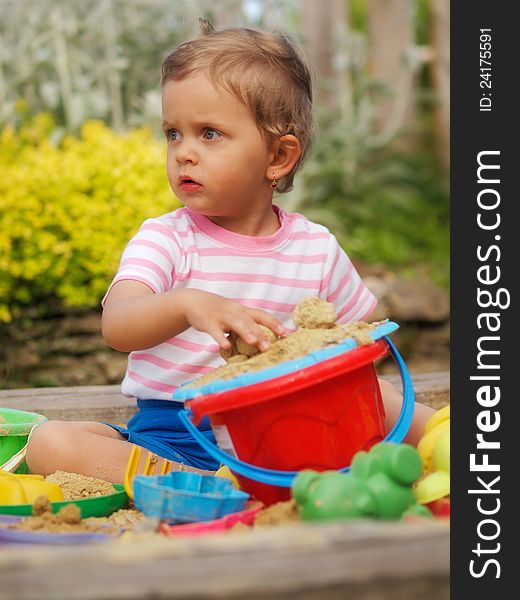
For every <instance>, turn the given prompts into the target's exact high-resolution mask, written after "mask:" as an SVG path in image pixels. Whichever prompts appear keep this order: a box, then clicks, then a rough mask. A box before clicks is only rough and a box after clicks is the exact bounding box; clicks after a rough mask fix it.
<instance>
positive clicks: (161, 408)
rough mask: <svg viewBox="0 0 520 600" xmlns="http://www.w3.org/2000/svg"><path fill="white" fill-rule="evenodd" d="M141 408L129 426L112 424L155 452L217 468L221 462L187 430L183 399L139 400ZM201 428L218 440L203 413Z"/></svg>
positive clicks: (136, 442)
mask: <svg viewBox="0 0 520 600" xmlns="http://www.w3.org/2000/svg"><path fill="white" fill-rule="evenodd" d="M137 408H138V409H139V410H138V412H137V413H136V414H135V415H134V416H133V417H132V418H131V419H130V421H128V426H127V427H126V428H125V427H119V426H118V425H112V424H111V423H105V425H109V426H110V427H113V428H114V429H115V430H116V431H119V433H120V434H121V435H122V436H123V437H125V438H126V440H127V441H128V442H131V443H132V444H136V445H137V446H142V447H143V448H146V449H147V450H151V451H152V452H154V453H155V454H158V455H159V456H162V457H163V458H167V459H168V460H173V461H175V462H180V463H183V464H185V465H188V466H190V467H198V468H199V469H207V470H208V471H216V470H217V469H218V468H219V466H220V463H219V462H218V461H217V460H215V459H214V458H213V457H211V456H210V455H209V454H208V453H207V452H206V451H205V450H203V449H202V448H201V447H200V446H199V444H198V443H197V442H196V441H195V440H194V439H193V438H192V436H191V435H190V434H189V433H188V432H187V431H186V428H185V427H184V425H183V424H182V423H181V421H180V419H179V410H182V409H183V408H184V404H183V403H182V402H175V401H172V400H138V401H137ZM198 428H199V431H201V433H202V434H203V435H204V436H205V437H206V438H207V439H208V440H210V441H212V442H213V443H215V436H214V435H213V431H212V430H211V426H210V424H209V419H208V418H207V417H204V418H203V419H202V421H201V423H200V425H199V426H198Z"/></svg>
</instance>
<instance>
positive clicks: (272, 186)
mask: <svg viewBox="0 0 520 600" xmlns="http://www.w3.org/2000/svg"><path fill="white" fill-rule="evenodd" d="M277 187H278V181H276V177H275V174H274V173H273V180H272V181H271V188H272V189H273V190H275V189H276V188H277Z"/></svg>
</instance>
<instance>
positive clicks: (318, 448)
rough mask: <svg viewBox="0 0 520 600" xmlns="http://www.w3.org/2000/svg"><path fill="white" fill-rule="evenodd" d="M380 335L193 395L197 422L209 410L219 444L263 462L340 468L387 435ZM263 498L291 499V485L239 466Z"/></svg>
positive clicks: (288, 467) (245, 483)
mask: <svg viewBox="0 0 520 600" xmlns="http://www.w3.org/2000/svg"><path fill="white" fill-rule="evenodd" d="M387 353H388V344H387V342H386V340H385V339H380V340H378V341H377V342H375V343H374V344H370V345H367V346H360V347H357V348H355V349H354V350H352V351H350V352H346V353H343V354H341V355H339V356H336V357H333V358H330V359H328V360H324V361H322V362H319V363H317V364H315V365H312V366H309V367H306V368H304V369H301V370H299V371H296V372H293V373H289V374H287V375H283V376H281V377H277V378H275V379H270V380H267V381H262V382H261V383H257V384H253V385H248V386H244V387H239V388H236V389H231V390H228V391H223V392H219V393H214V394H211V395H207V396H201V397H197V398H194V399H192V400H188V401H187V402H186V406H187V407H188V409H189V411H191V414H192V416H193V420H194V422H195V423H199V422H200V420H201V419H202V417H204V416H208V417H209V420H210V423H211V426H212V429H213V431H214V433H215V438H216V440H217V444H218V445H219V447H220V448H221V449H222V450H224V451H225V452H227V453H229V454H232V455H234V456H235V457H237V458H239V459H240V460H242V461H244V462H247V463H251V464H252V465H255V466H257V467H265V468H267V469H277V470H281V471H300V470H301V469H316V470H318V471H324V470H331V469H334V470H336V469H340V468H342V467H344V466H345V465H348V464H350V462H351V460H352V457H353V456H354V454H355V453H356V452H358V451H359V450H368V449H369V448H370V447H371V446H373V445H374V444H376V443H378V442H380V441H382V440H383V438H384V436H385V425H384V416H385V413H384V408H383V403H382V399H381V391H380V389H379V384H378V380H377V375H376V370H375V368H374V364H373V363H374V361H375V360H377V359H379V358H382V357H383V356H385V355H386V354H387ZM236 475H237V478H238V480H239V482H240V485H241V487H242V489H244V490H245V491H247V492H249V493H250V494H252V495H253V496H255V497H256V498H258V499H259V500H261V501H262V502H263V503H264V504H266V505H270V504H273V503H274V502H280V501H282V500H288V499H289V498H290V488H289V487H278V486H273V485H267V484H266V483H261V482H260V481H256V480H253V479H249V478H247V477H244V476H243V475H239V474H236Z"/></svg>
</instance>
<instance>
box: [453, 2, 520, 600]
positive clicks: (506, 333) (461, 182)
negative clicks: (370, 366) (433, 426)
mask: <svg viewBox="0 0 520 600" xmlns="http://www.w3.org/2000/svg"><path fill="white" fill-rule="evenodd" d="M515 4H516V3H514V2H490V1H487V2H484V1H482V0H469V1H465V2H463V1H462V0H452V2H451V111H452V117H451V207H452V208H451V342H452V347H451V396H452V402H451V404H452V436H451V440H452V443H451V460H452V471H451V486H452V498H451V509H452V512H451V582H452V597H453V598H456V599H458V598H466V597H467V598H471V600H478V599H480V598H513V597H517V596H518V583H517V582H515V581H514V577H515V574H516V572H520V566H516V565H514V563H513V559H514V558H516V556H515V555H516V544H515V543H514V537H516V535H515V533H516V531H517V530H518V529H519V527H518V517H517V514H518V513H517V514H515V515H513V511H514V510H515V509H516V506H517V505H520V493H519V492H518V491H516V490H513V485H514V483H516V481H517V480H519V474H518V473H520V451H519V449H518V446H517V445H515V444H514V442H515V441H516V440H520V426H519V425H520V422H519V421H518V419H517V418H516V417H517V412H516V411H517V410H518V408H517V406H518V404H519V403H520V389H519V387H520V386H519V383H518V381H516V379H517V378H515V371H517V372H519V373H520V361H519V358H520V353H518V351H517V349H516V348H517V347H518V345H519V343H518V341H517V340H516V339H515V336H516V331H518V330H519V327H518V325H517V324H516V323H515V306H516V302H515V300H516V298H515V295H514V292H513V288H514V287H515V286H514V283H515V279H516V277H515V275H516V271H517V270H518V268H515V266H516V265H515V264H514V263H515V262H516V257H517V256H518V254H519V251H518V247H517V244H516V243H515V242H516V239H520V233H516V231H515V229H516V225H517V217H516V211H515V204H516V203H517V199H518V191H517V190H516V189H515V187H516V186H517V178H518V177H517V176H518V175H520V152H519V151H518V149H517V148H515V145H516V144H515V142H516V139H517V137H518V133H517V132H518V131H519V130H520V127H519V125H518V121H519V120H518V115H517V111H516V110H514V108H513V104H518V99H517V95H516V91H515V89H517V88H518V85H516V83H517V79H518V76H517V71H518V69H517V65H516V63H517V58H518V56H519V54H520V53H519V50H518V46H517V44H518V41H519V40H520V30H518V23H519V21H518V20H517V19H515V17H514V16H513V8H514V7H515ZM516 12H517V11H516V10H515V13H516ZM481 28H491V30H492V33H491V34H492V50H491V51H492V57H491V61H492V71H491V81H492V88H491V89H490V90H489V89H487V88H485V89H482V88H481V86H480V81H481V78H480V66H481V65H480V48H479V43H480V29H481ZM484 92H491V94H492V95H491V98H492V110H491V111H489V112H483V111H480V110H479V101H480V98H481V97H482V94H483V93H484ZM486 150H499V151H500V156H499V159H498V160H499V164H500V180H501V181H500V184H499V185H498V186H495V188H496V189H497V190H498V191H499V193H500V206H499V208H498V209H497V211H499V212H500V216H501V224H500V226H499V228H498V229H496V230H495V231H493V232H490V231H483V230H482V229H479V227H478V225H477V212H478V210H479V209H478V206H477V195H478V193H479V191H480V190H481V189H482V184H480V185H479V184H478V182H477V166H478V164H477V155H478V153H479V152H481V151H486ZM495 235H500V240H499V241H496V240H495V239H494V238H495ZM493 243H497V244H499V246H500V260H499V261H496V260H495V259H496V258H497V253H496V252H494V253H493V254H492V255H491V256H492V258H490V260H489V264H492V265H493V266H494V267H495V266H497V265H498V266H499V267H500V270H501V279H500V282H499V283H498V284H497V285H496V286H495V290H496V289H497V288H498V287H502V288H505V289H507V290H509V292H510V294H511V304H510V306H509V308H507V309H500V308H498V309H496V310H498V312H500V322H501V327H500V330H499V331H498V332H497V333H495V334H494V335H498V336H500V341H499V342H498V345H496V348H497V349H499V350H500V355H499V356H498V358H497V357H496V356H495V357H494V358H495V360H497V361H499V362H500V370H499V371H498V372H499V374H500V378H501V379H500V382H499V384H498V385H499V386H500V390H501V400H500V402H499V404H498V405H497V406H496V407H495V408H494V409H490V410H496V411H497V412H499V413H500V419H501V422H500V427H499V429H498V430H497V431H496V432H494V433H493V434H487V435H486V437H488V438H489V439H494V440H498V441H500V450H494V451H493V450H491V451H489V458H490V462H498V464H499V465H500V472H499V473H496V474H494V475H495V476H496V475H500V482H499V484H498V485H497V486H495V487H496V488H498V489H500V493H499V494H493V495H491V494H488V495H482V496H481V497H482V498H483V500H482V502H485V500H489V504H487V506H488V507H489V506H491V504H492V501H491V500H490V499H491V498H493V499H495V498H499V499H500V510H499V511H498V513H497V514H496V515H494V516H493V517H489V518H495V519H496V521H497V522H498V523H499V525H500V535H499V536H498V537H497V539H496V540H494V541H493V542H491V541H489V542H485V541H481V540H480V539H479V535H478V533H477V527H478V524H479V522H480V521H481V520H482V519H485V518H488V517H486V516H485V515H482V514H480V513H479V510H478V508H477V499H478V497H479V495H477V494H469V493H468V490H470V489H474V488H478V487H479V486H478V485H476V482H477V479H476V478H477V476H478V475H482V474H479V473H475V472H471V471H470V455H471V453H475V452H480V454H478V456H479V457H480V456H481V454H482V451H476V444H477V440H476V434H477V433H478V432H479V428H478V425H477V415H478V413H479V411H482V410H484V409H483V407H482V406H480V405H479V403H478V402H477V399H476V392H477V390H478V388H479V387H480V386H481V385H483V384H484V383H485V382H484V383H482V382H476V381H471V380H470V377H471V376H472V375H477V374H482V371H477V368H476V367H477V354H478V350H477V341H478V339H479V337H480V336H483V335H486V332H485V331H483V330H479V329H478V326H477V317H478V315H479V313H482V312H486V311H487V310H489V309H483V308H481V307H479V306H478V302H477V288H478V287H479V285H481V284H479V282H478V279H477V270H478V268H479V266H482V265H483V264H484V263H483V262H482V261H479V260H478V257H477V251H476V249H477V246H478V245H481V246H482V247H483V248H485V247H489V245H490V244H493ZM481 287H485V286H481ZM490 289H491V288H490ZM487 335H490V334H489V333H487ZM491 335H493V334H491ZM515 342H516V343H515ZM487 373H489V371H487ZM490 476H491V473H488V474H487V477H485V478H486V479H487V480H488V481H489V479H490ZM515 491H516V494H517V495H516V497H515ZM483 531H486V530H485V529H484V530H483ZM490 531H491V529H488V530H487V532H488V534H490ZM479 541H480V542H481V544H482V546H483V547H487V548H492V547H493V544H496V543H497V542H499V543H500V551H498V552H497V553H496V554H488V555H481V556H480V557H478V556H477V555H476V554H475V553H473V549H475V548H476V547H477V543H478V542H479ZM495 547H496V546H495ZM486 556H487V557H488V558H490V559H491V558H495V559H497V560H498V562H499V563H500V577H499V578H495V576H496V574H497V569H496V566H494V565H491V564H490V565H488V567H487V568H486V570H485V573H484V575H483V576H482V577H480V578H475V577H472V575H471V574H470V570H469V564H470V561H471V560H472V559H475V560H477V561H479V562H477V563H476V564H475V570H476V571H477V572H480V571H481V570H482V568H483V565H484V562H485V560H486ZM506 590H507V591H506Z"/></svg>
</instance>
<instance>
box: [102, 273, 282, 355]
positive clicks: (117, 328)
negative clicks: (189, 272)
mask: <svg viewBox="0 0 520 600" xmlns="http://www.w3.org/2000/svg"><path fill="white" fill-rule="evenodd" d="M259 324H262V325H265V326H266V327H268V328H269V329H271V330H272V331H273V332H274V333H275V334H276V335H284V334H285V333H286V330H285V327H284V326H283V325H282V324H281V323H280V322H279V321H278V320H277V319H275V318H274V317H273V316H271V315H269V314H268V313H266V312H264V311H263V310H259V309H255V308H249V307H246V306H243V305H242V304H239V303H238V302H233V301H232V300H227V299H226V298H223V297H222V296H218V295H217V294H211V293H209V292H203V291H201V290H195V289H182V290H172V291H169V292H164V293H162V294H155V293H154V292H153V291H152V290H151V289H150V288H149V287H148V286H147V285H145V284H143V283H140V282H138V281H133V280H123V281H118V282H117V283H116V284H114V286H112V289H111V290H110V293H109V294H108V296H107V299H106V301H105V306H104V309H103V318H102V331H103V337H104V339H105V341H106V342H107V343H108V344H109V345H110V346H112V348H115V349H116V350H120V351H122V352H131V351H134V350H144V349H145V348H151V347H153V346H157V345H158V344H161V343H162V342H165V341H166V340H169V339H170V338H172V337H175V336H176V335H178V334H179V333H181V332H183V331H185V330H186V329H188V328H189V327H194V328H195V329H197V330H198V331H205V332H206V333H208V334H209V335H211V336H212V337H213V338H214V339H215V341H216V342H217V343H218V344H219V345H220V347H221V348H223V349H225V348H229V347H230V346H231V344H230V342H229V341H228V339H227V337H226V333H228V332H230V331H234V332H235V333H236V334H237V335H239V336H240V337H242V338H243V339H244V340H245V341H246V342H248V343H250V344H255V345H257V346H258V347H259V348H260V350H266V349H267V348H268V347H269V343H268V341H267V340H266V338H265V336H264V334H263V333H262V330H261V329H260V327H259Z"/></svg>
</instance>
